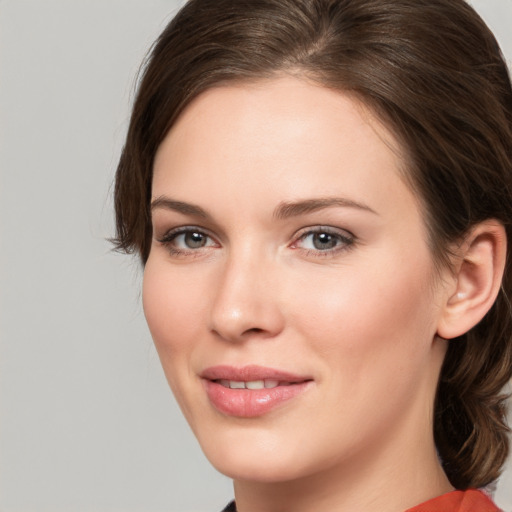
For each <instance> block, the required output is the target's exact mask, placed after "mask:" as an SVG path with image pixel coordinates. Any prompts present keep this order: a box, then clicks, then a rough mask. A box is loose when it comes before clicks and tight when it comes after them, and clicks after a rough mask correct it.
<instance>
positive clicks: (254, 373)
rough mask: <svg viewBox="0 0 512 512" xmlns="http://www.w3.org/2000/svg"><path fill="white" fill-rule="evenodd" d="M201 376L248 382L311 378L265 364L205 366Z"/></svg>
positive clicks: (210, 378)
mask: <svg viewBox="0 0 512 512" xmlns="http://www.w3.org/2000/svg"><path fill="white" fill-rule="evenodd" d="M200 376H201V378H203V379H207V380H231V381H238V382H250V381H255V380H277V381H280V382H290V383H292V382H304V381H307V380H311V377H308V376H304V375H297V374H293V373H290V372H287V371H283V370H277V369H275V368H267V367H265V366H258V365H248V366H242V367H235V366H228V365H219V366H211V367H210V368H206V369H205V370H203V371H202V372H201V374H200Z"/></svg>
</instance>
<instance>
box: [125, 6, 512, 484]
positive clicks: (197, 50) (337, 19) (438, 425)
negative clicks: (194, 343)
mask: <svg viewBox="0 0 512 512" xmlns="http://www.w3.org/2000/svg"><path fill="white" fill-rule="evenodd" d="M278 73H281V74H282V73H289V74H292V75H297V76H305V77H307V78H308V79H309V80H312V81H314V82H316V83H318V84H321V85H323V86H325V87H328V88H331V89H334V90H339V91H342V92H348V93H350V94H352V95H354V96H355V97H357V98H358V99H359V100H360V101H362V103H363V104H364V105H366V106H367V107H368V108H369V109H370V110H371V111H372V112H373V113H374V114H376V115H377V116H378V117H379V118H380V120H381V121H382V122H383V123H384V125H386V126H387V127H388V128H389V129H390V130H391V131H392V132H393V134H394V135H395V136H396V138H397V140H399V142H400V143H401V145H402V150H403V152H404V153H405V155H406V157H407V166H406V168H405V169H404V170H403V172H404V179H405V180H406V181H407V182H408V183H409V185H410V187H411V188H412V190H414V191H415V193H416V194H417V195H418V197H419V198H420V202H421V204H422V207H423V213H424V218H425V223H426V226H427V229H428V231H429V242H430V246H431V250H432V254H433V258H434V260H435V261H436V262H437V264H438V265H439V266H446V265H448V264H449V259H450V250H449V248H450V247H451V246H452V244H453V243H456V242H458V241H461V240H463V238H464V235H465V234H466V233H468V231H469V230H470V229H471V228H472V227H473V226H475V225H476V224H477V223H479V222H482V221H484V220H486V219H496V220H498V221H500V222H501V223H502V224H503V225H504V226H505V228H506V230H507V235H508V239H509V240H510V239H512V227H511V226H512V222H511V220H512V200H511V199H512V197H511V196H512V124H511V123H512V122H511V119H512V91H511V86H510V80H509V77H508V73H507V69H506V66H505V64H504V62H503V58H502V56H501V54H500V51H499V48H498V45H497V43H496V41H495V40H494V37H493V36H492V34H491V33H490V31H489V30H488V29H487V27H486V26H485V25H484V23H483V22H482V21H481V20H480V18H479V17H478V16H477V15H476V13H475V12H474V11H473V10H472V9H471V8H470V7H469V6H468V5H467V4H466V3H465V2H463V1H462V0H428V1H427V0H345V1H343V0H244V1H239V0H190V1H189V2H187V4H186V5H185V6H184V8H183V9H182V10H181V11H180V13H179V14H178V16H177V17H176V18H175V19H174V20H173V21H172V22H171V23H170V24H169V26H168V27H167V28H166V29H165V30H164V32H163V33H162V35H161V36H160V38H159V39H158V41H157V42H156V44H155V46H154V48H153V51H152V53H151V55H150V58H149V60H148V62H147V64H146V67H145V69H144V73H143V76H142V79H141V82H140V85H139V90H138V95H137V98H136V101H135V105H134V109H133V114H132V118H131V123H130V128H129V132H128V136H127V141H126V145H125V148H124V150H123V154H122V156H121V161H120V164H119V168H118V174H117V181H116V214H117V228H118V238H117V243H118V247H120V248H122V249H124V250H127V251H133V250H135V251H137V252H138V253H139V255H140V257H141V259H142V261H143V263H144V262H145V261H146V259H147V257H148V254H149V248H150V241H151V216H150V211H149V202H150V198H151V180H152V167H153V159H154V156H155V154H156V151H157V149H158V147H159V145H160V143H161V142H162V140H163V139H164V137H165V135H166V134H167V132H168V131H169V129H170V128H171V126H172V125H173V123H174V122H175V121H176V119H177V118H178V116H179V115H180V114H181V113H182V112H183V110H184V109H185V107H186V106H187V105H188V104H189V103H190V102H191V101H192V100H193V99H194V98H196V97H197V96H198V95H199V94H201V92H204V91H206V90H208V89H211V88H213V87H218V86H221V85H223V84H229V83H234V82H237V83H243V82H251V81H254V80H258V79H261V78H270V77H272V76H275V75H276V74H278ZM509 259H510V258H509ZM511 293H512V276H511V267H510V261H509V262H508V264H507V269H506V272H505V277H504V281H503V287H502V291H501V293H500V295H499V297H498V299H497V301H496V303H495V305H494V306H493V308H492V309H491V311H489V313H488V314H487V315H486V317H485V318H484V320H483V321H482V322H480V323H479V324H478V325H477V326H476V327H475V328H473V329H472V330H471V331H470V332H468V333H467V334H465V335H463V336H461V337H460V339H457V340H453V341H452V342H450V344H449V349H448V353H447V356H446V360H445V364H444V367H443V370H442V374H441V379H440V385H439V390H438V395H437V404H436V411H435V414H436V417H435V421H434V428H435V436H436V443H437V447H438V450H439V452H440V455H441V458H442V460H443V464H444V468H445V471H446V472H447V474H448V476H449V478H450V479H451V481H452V483H453V484H454V485H455V486H456V487H459V488H465V487H469V486H481V485H484V484H486V483H488V482H489V481H491V480H493V479H494V478H495V477H496V476H497V475H498V474H499V468H500V467H501V465H502V463H503V461H504V460H505V458H506V455H507V450H508V448H507V446H508V445H507V441H506V427H505V423H504V411H503V405H502V404H503V400H502V399H500V396H499V394H500V392H501V389H502V387H503V385H504V384H505V383H506V382H507V381H508V379H509V378H510V373H511V366H512V346H511V345H512V342H511V338H512V319H511V313H510V300H509V298H510V295H511Z"/></svg>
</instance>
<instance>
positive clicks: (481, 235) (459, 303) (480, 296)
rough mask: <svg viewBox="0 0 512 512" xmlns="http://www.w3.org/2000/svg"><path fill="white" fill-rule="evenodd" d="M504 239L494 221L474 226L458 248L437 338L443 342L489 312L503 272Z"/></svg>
mask: <svg viewBox="0 0 512 512" xmlns="http://www.w3.org/2000/svg"><path fill="white" fill-rule="evenodd" d="M506 250H507V237H506V233H505V228H504V227H503V225H502V224H501V223H500V222H498V221H496V220H487V221H484V222H481V223H479V224H477V225H476V226H475V227H474V228H473V229H472V230H471V231H470V232H469V234H468V236H467V237H466V238H465V239H464V242H463V244H462V245H461V247H460V248H458V254H457V256H456V259H457V263H456V265H455V270H454V274H453V277H452V279H453V281H452V282H453V283H454V286H453V287H452V288H451V289H450V290H449V291H448V292H447V298H446V301H445V304H444V306H443V311H442V313H441V316H440V319H439V324H438V329H437V334H438V335H439V336H440V337H442V338H445V339H451V338H456V337H457V336H461V335H463V334H465V333H466V332H468V331H469V330H470V329H471V328H472V327H474V326H475V325H476V324H477V323H478V322H480V320H482V318H483V317H484V316H485V314H486V313H487V312H488V311H489V309H491V307H492V305H493V304H494V301H495V300H496V297H497V295H498V292H499V290H500V286H501V280H502V278H503V272H504V268H505V260H506Z"/></svg>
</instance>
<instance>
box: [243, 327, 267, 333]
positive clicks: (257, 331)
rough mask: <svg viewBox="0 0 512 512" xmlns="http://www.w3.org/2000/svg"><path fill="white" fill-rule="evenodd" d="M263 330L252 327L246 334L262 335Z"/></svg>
mask: <svg viewBox="0 0 512 512" xmlns="http://www.w3.org/2000/svg"><path fill="white" fill-rule="evenodd" d="M262 332H263V329H260V328H259V327H252V328H251V329H247V330H246V331H245V333H244V334H259V333H262Z"/></svg>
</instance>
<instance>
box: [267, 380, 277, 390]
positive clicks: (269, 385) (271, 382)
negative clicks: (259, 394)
mask: <svg viewBox="0 0 512 512" xmlns="http://www.w3.org/2000/svg"><path fill="white" fill-rule="evenodd" d="M277 386H279V381H277V380H266V381H265V387H266V388H267V389H270V388H276V387H277Z"/></svg>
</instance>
